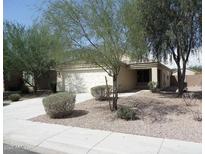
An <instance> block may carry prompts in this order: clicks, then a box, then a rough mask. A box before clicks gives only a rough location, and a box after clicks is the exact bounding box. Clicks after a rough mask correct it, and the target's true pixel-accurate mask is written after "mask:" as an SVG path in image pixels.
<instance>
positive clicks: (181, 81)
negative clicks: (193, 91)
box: [177, 62, 186, 96]
mask: <svg viewBox="0 0 205 154" xmlns="http://www.w3.org/2000/svg"><path fill="white" fill-rule="evenodd" d="M185 74H186V63H185V62H183V67H182V72H181V68H180V67H178V75H177V76H178V89H179V91H178V95H179V96H182V95H183V92H184V88H185V85H184V79H185Z"/></svg>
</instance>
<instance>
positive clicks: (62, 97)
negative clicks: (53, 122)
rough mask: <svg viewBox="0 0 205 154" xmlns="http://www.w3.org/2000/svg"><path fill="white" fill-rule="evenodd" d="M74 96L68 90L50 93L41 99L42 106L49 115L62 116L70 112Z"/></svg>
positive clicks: (73, 104)
mask: <svg viewBox="0 0 205 154" xmlns="http://www.w3.org/2000/svg"><path fill="white" fill-rule="evenodd" d="M75 97H76V95H75V94H73V93H69V92H61V93H57V94H52V95H50V96H48V97H45V98H44V99H43V106H44V109H45V111H46V113H47V114H48V116H49V117H51V118H63V117H65V116H67V115H70V114H71V113H72V111H73V109H74V107H75Z"/></svg>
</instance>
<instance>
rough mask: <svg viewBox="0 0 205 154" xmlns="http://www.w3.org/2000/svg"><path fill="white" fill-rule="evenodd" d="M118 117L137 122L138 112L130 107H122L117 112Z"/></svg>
mask: <svg viewBox="0 0 205 154" xmlns="http://www.w3.org/2000/svg"><path fill="white" fill-rule="evenodd" d="M117 117H118V118H121V119H125V120H136V119H138V118H137V117H136V111H135V110H134V109H131V108H129V107H125V106H124V107H121V108H120V109H118V110H117Z"/></svg>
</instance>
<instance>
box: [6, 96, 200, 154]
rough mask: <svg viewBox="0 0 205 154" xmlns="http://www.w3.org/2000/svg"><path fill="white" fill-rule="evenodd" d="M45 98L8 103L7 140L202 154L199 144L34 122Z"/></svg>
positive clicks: (120, 151) (51, 151) (67, 148)
mask: <svg viewBox="0 0 205 154" xmlns="http://www.w3.org/2000/svg"><path fill="white" fill-rule="evenodd" d="M41 101H42V98H35V99H29V100H25V101H20V102H15V103H13V104H12V105H8V106H5V107H4V108H3V112H4V126H3V128H4V130H3V136H4V143H6V144H10V145H16V146H20V147H22V146H23V148H24V149H28V150H30V151H34V152H39V153H43V154H55V153H58V154H61V153H62V154H63V153H68V154H87V153H89V154H201V153H202V152H201V151H202V150H201V147H202V145H201V144H200V143H193V142H184V141H179V140H170V139H162V138H154V137H145V136H138V135H130V134H123V133H115V132H110V131H101V130H92V129H85V128H78V127H69V126H62V125H54V124H45V123H40V122H32V121H29V120H28V119H30V118H32V117H35V116H38V115H41V114H45V112H44V109H43V106H42V103H41Z"/></svg>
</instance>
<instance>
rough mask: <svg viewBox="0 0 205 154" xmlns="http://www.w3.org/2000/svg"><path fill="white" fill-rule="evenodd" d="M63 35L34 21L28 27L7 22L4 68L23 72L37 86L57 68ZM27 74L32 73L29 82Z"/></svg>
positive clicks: (30, 83)
mask: <svg viewBox="0 0 205 154" xmlns="http://www.w3.org/2000/svg"><path fill="white" fill-rule="evenodd" d="M62 51H64V49H63V45H62V43H61V39H60V37H59V36H57V35H56V34H54V33H52V31H51V30H50V29H49V27H48V26H46V25H42V24H34V25H33V26H31V27H29V28H27V29H26V28H25V27H24V26H22V25H20V24H14V23H10V22H4V72H5V74H6V73H7V74H8V73H9V72H11V71H12V70H15V71H19V72H24V74H25V75H24V80H25V82H26V83H27V84H29V85H30V86H33V87H34V89H35V90H36V89H37V80H38V78H39V77H40V76H41V75H42V74H44V73H45V72H47V71H48V70H50V69H51V68H55V66H56V63H57V62H58V61H59V59H60V57H59V55H62V54H61V53H62ZM26 76H32V77H33V79H34V82H29V80H27V78H26Z"/></svg>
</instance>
